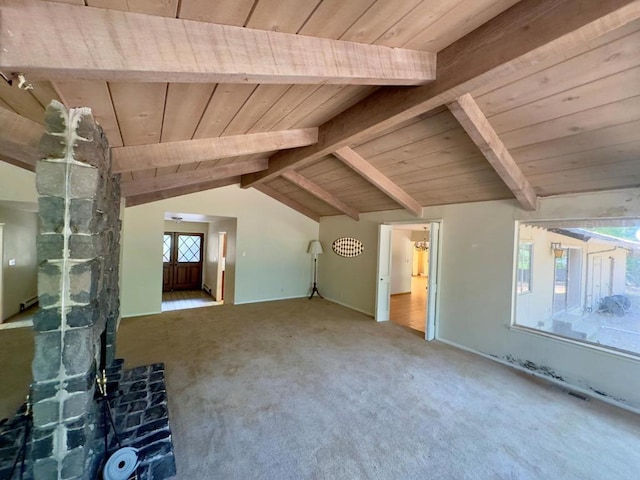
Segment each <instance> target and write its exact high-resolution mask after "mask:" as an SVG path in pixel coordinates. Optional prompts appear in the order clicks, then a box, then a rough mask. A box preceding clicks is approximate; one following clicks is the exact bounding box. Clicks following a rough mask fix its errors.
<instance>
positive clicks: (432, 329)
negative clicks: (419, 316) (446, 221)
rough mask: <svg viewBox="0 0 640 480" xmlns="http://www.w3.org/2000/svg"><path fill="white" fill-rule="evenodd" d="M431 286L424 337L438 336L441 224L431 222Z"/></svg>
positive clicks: (428, 294) (428, 293) (430, 338)
mask: <svg viewBox="0 0 640 480" xmlns="http://www.w3.org/2000/svg"><path fill="white" fill-rule="evenodd" d="M429 233H430V234H431V235H430V239H429V286H428V287H427V289H428V292H427V322H426V325H425V329H424V338H425V339H426V340H429V341H431V340H434V339H435V338H436V307H437V304H436V297H437V295H438V256H439V255H438V252H439V251H440V224H439V223H438V222H431V224H430V225H429Z"/></svg>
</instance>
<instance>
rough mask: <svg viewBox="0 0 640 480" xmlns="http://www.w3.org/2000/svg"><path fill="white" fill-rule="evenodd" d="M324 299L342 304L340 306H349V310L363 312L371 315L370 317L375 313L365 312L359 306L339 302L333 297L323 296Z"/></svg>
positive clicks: (368, 315)
mask: <svg viewBox="0 0 640 480" xmlns="http://www.w3.org/2000/svg"><path fill="white" fill-rule="evenodd" d="M324 299H325V300H329V301H330V302H332V303H337V304H338V305H340V306H342V307H346V308H349V309H351V310H355V311H356V312H360V313H363V314H365V315H366V316H367V317H372V318H373V317H375V315H374V314H373V313H371V312H367V311H365V310H362V309H361V308H356V307H354V306H352V305H349V304H347V303H344V302H340V301H338V300H335V299H333V298H329V297H324Z"/></svg>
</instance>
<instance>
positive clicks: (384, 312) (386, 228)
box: [376, 225, 393, 322]
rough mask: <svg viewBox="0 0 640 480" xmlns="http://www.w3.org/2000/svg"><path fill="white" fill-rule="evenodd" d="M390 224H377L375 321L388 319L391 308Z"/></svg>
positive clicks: (391, 228)
mask: <svg viewBox="0 0 640 480" xmlns="http://www.w3.org/2000/svg"><path fill="white" fill-rule="evenodd" d="M392 232H393V227H392V226H391V225H379V226H378V277H377V285H378V287H377V288H376V322H386V321H388V320H389V310H390V309H391V234H392Z"/></svg>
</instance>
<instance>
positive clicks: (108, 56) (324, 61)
mask: <svg viewBox="0 0 640 480" xmlns="http://www.w3.org/2000/svg"><path fill="white" fill-rule="evenodd" d="M0 17H2V21H3V26H7V27H5V28H2V29H1V31H0V44H1V45H2V47H3V48H2V50H0V68H2V69H4V70H6V71H9V72H24V73H27V74H29V78H30V79H37V78H42V79H47V80H57V79H62V80H64V79H66V80H71V79H75V80H77V79H96V80H107V81H127V82H203V83H216V82H217V83H281V84H291V83H314V84H315V83H335V84H361V85H420V84H424V83H426V82H428V81H431V80H433V79H434V78H435V77H434V75H435V61H436V58H435V57H436V56H435V54H433V53H429V52H420V51H416V50H407V49H402V48H390V47H383V46H377V45H366V44H363V43H356V42H346V41H341V40H330V39H325V38H315V37H308V36H303V35H294V34H288V33H280V32H272V31H266V30H254V29H249V28H242V27H235V26H230V25H217V24H212V23H204V22H195V21H192V20H183V19H179V18H165V17H159V16H154V15H142V14H138V13H129V12H122V11H116V10H108V9H99V8H88V7H78V6H74V5H67V4H60V3H53V2H42V1H34V0H0ZM8 26H10V28H8ZM320 52H325V53H323V54H321V53H320ZM327 52H329V53H327Z"/></svg>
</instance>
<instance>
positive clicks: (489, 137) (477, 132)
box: [447, 93, 538, 211]
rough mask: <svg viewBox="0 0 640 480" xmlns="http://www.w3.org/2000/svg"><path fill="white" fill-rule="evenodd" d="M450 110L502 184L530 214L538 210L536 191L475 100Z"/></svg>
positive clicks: (455, 103) (452, 105)
mask: <svg viewBox="0 0 640 480" xmlns="http://www.w3.org/2000/svg"><path fill="white" fill-rule="evenodd" d="M447 106H448V107H449V110H451V113H452V114H453V116H454V117H456V119H457V120H458V122H459V123H460V125H461V126H462V128H464V130H465V131H466V132H467V133H468V134H469V137H470V138H471V140H472V141H473V143H475V144H476V145H477V147H478V148H479V149H480V151H481V152H482V154H483V155H484V156H485V158H486V159H487V160H488V161H489V163H490V164H491V166H492V167H493V169H494V170H495V171H496V173H497V174H498V175H499V176H500V178H501V179H502V181H503V182H504V183H505V184H506V185H507V187H509V190H511V192H513V195H514V196H515V197H516V198H517V199H518V201H519V202H520V205H522V208H524V209H525V210H529V211H534V210H536V208H537V206H538V201H537V195H536V192H535V190H534V189H533V187H532V186H531V184H530V183H529V181H528V180H527V178H526V177H525V175H524V173H522V170H520V167H519V166H518V164H517V163H516V162H515V160H514V159H513V157H512V156H511V154H510V153H509V151H508V150H507V148H506V147H505V146H504V144H503V143H502V140H500V137H498V134H497V133H496V131H495V130H494V129H493V127H492V126H491V125H490V124H489V121H488V120H487V117H485V116H484V114H483V113H482V111H481V110H480V107H478V104H477V103H476V102H475V100H474V99H473V97H472V96H471V95H470V94H468V93H467V94H465V95H462V96H461V97H459V98H458V99H456V100H455V101H453V102H451V103H449V104H448V105H447Z"/></svg>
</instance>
